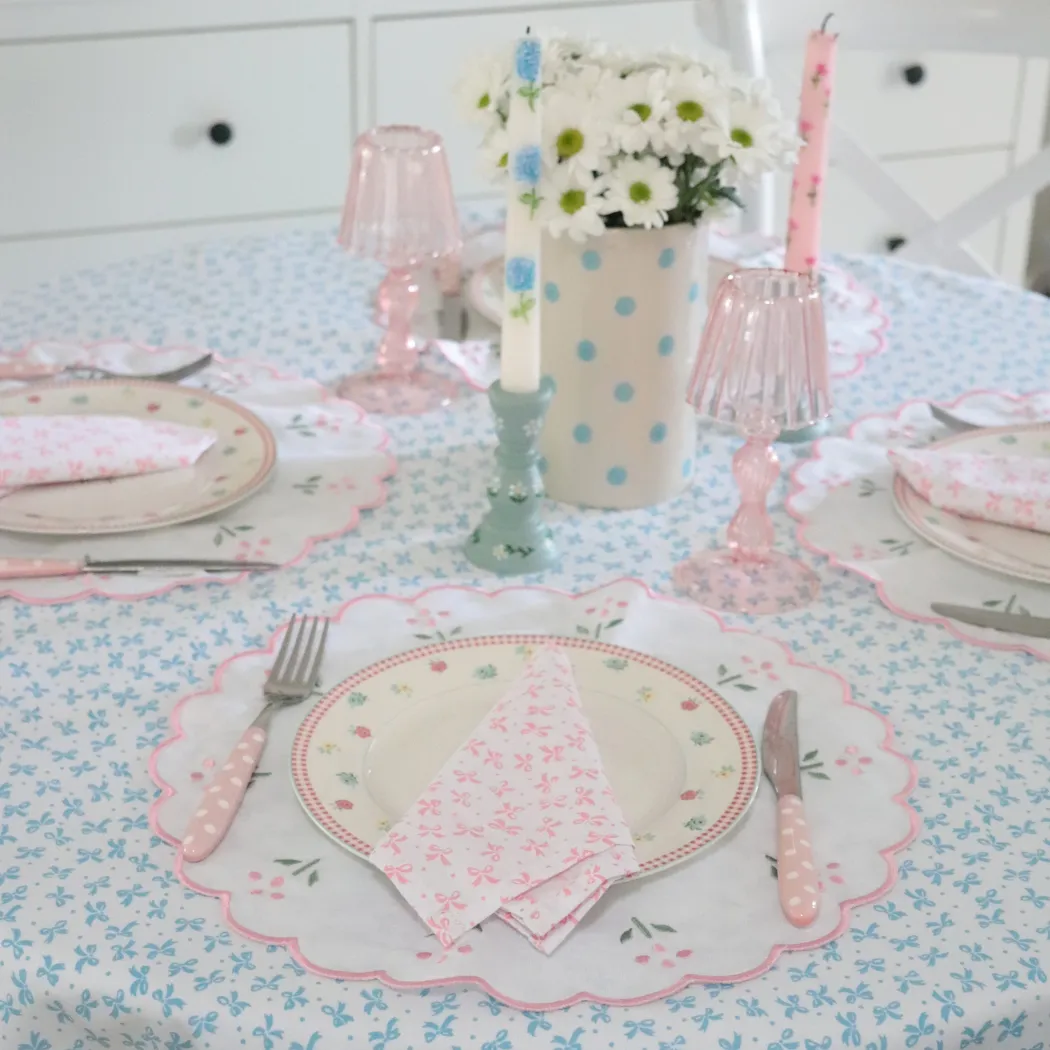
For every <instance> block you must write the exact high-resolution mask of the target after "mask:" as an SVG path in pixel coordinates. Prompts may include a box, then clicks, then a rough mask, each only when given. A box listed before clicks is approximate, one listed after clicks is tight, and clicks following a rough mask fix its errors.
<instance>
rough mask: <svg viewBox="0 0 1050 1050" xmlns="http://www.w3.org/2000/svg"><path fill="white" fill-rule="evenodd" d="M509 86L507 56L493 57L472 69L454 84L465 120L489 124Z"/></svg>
mask: <svg viewBox="0 0 1050 1050" xmlns="http://www.w3.org/2000/svg"><path fill="white" fill-rule="evenodd" d="M509 86H510V65H509V63H508V59H507V56H506V55H503V54H493V55H489V56H488V57H487V58H483V59H482V60H481V61H480V62H478V63H477V64H476V65H473V66H471V67H470V68H469V69H468V70H467V72H466V73H465V74H464V76H463V78H462V79H461V80H460V81H459V83H458V84H457V85H456V95H457V96H458V97H459V101H460V106H461V107H462V109H463V113H464V115H465V116H466V118H467V119H468V120H471V121H473V122H474V123H479V124H488V123H490V122H491V121H493V120H495V119H496V118H498V116H499V111H498V107H499V105H500V103H502V102H503V101H504V99H505V96H506V94H507V91H508V89H509Z"/></svg>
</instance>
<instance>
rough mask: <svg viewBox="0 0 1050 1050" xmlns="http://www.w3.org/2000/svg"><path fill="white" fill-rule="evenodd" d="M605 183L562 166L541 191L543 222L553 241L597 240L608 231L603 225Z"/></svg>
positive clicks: (541, 215)
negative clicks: (561, 239)
mask: <svg viewBox="0 0 1050 1050" xmlns="http://www.w3.org/2000/svg"><path fill="white" fill-rule="evenodd" d="M604 190H605V181H604V180H603V179H600V178H595V176H594V175H593V174H592V173H591V172H589V171H585V172H582V173H578V172H574V171H573V170H572V169H571V168H570V167H569V166H568V165H565V164H559V165H558V166H557V167H556V168H555V169H554V170H553V171H552V172H551V174H550V177H549V178H548V180H547V181H546V182H545V183H544V185H543V187H542V191H543V203H542V204H541V205H540V221H541V222H543V224H544V226H545V227H546V229H547V230H549V231H550V234H551V236H552V237H560V236H561V235H562V234H563V233H567V234H568V235H569V237H571V238H572V240H574V241H583V240H585V239H586V238H587V237H597V236H599V235H600V234H601V233H602V232H604V230H605V226H604V224H603V223H602V215H601V213H602V208H603V205H604V203H605V202H604V201H603V200H602V197H601V194H602V192H603V191H604Z"/></svg>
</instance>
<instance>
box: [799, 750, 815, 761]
mask: <svg viewBox="0 0 1050 1050" xmlns="http://www.w3.org/2000/svg"><path fill="white" fill-rule="evenodd" d="M816 757H817V753H816V751H807V752H806V753H805V754H804V755H803V756H802V761H803V762H812V761H813V759H815V758H816Z"/></svg>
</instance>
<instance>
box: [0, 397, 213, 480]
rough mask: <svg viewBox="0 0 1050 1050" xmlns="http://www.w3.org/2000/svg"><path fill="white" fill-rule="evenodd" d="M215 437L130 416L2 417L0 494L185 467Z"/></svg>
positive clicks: (202, 432)
mask: <svg viewBox="0 0 1050 1050" xmlns="http://www.w3.org/2000/svg"><path fill="white" fill-rule="evenodd" d="M215 440H216V435H215V434H214V433H213V432H212V431H210V430H200V429H198V428H196V427H184V426H181V425H179V424H178V423H165V422H161V421H157V422H154V421H152V420H142V419H132V418H131V417H130V416H3V417H0V495H4V494H5V493H6V492H8V491H10V490H11V489H16V488H23V487H24V486H26V485H53V484H56V483H58V482H67V481H93V480H97V479H98V478H114V477H120V476H126V475H129V474H150V473H153V472H154V471H160V470H174V469H176V468H177V467H189V466H192V465H193V464H194V463H196V462H197V460H198V459H200V457H201V456H202V455H203V454H204V453H205V452H206V451H207V450H208V449H209V448H210V447H211V446H212V445H213V444H214V443H215Z"/></svg>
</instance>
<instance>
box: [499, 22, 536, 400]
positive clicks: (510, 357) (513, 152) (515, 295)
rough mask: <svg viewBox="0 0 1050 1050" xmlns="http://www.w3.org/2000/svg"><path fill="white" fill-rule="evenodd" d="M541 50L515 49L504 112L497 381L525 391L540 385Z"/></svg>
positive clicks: (529, 42) (526, 41) (522, 45)
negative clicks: (504, 207) (504, 184)
mask: <svg viewBox="0 0 1050 1050" xmlns="http://www.w3.org/2000/svg"><path fill="white" fill-rule="evenodd" d="M542 70H543V51H542V47H541V45H540V42H539V40H537V39H536V38H535V37H534V36H524V37H522V38H521V39H520V40H519V41H518V43H517V45H516V46H515V49H514V73H513V79H512V83H511V94H510V109H509V111H508V113H507V139H508V145H507V168H508V175H509V180H510V181H509V186H508V189H507V227H506V248H505V251H506V263H505V264H504V289H503V332H502V339H501V345H500V385H501V386H502V387H503V389H504V390H505V391H508V392H512V393H521V394H528V393H532V392H533V391H536V390H538V389H539V386H540V317H539V313H540V306H539V296H538V295H537V289H538V288H539V283H540V223H539V222H538V220H537V217H536V212H537V209H538V208H539V204H540V197H539V196H538V192H537V191H538V187H539V182H540V170H541V167H542V164H541V153H540V132H541V119H542V118H541V114H540V89H541V86H542V76H543V73H542Z"/></svg>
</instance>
